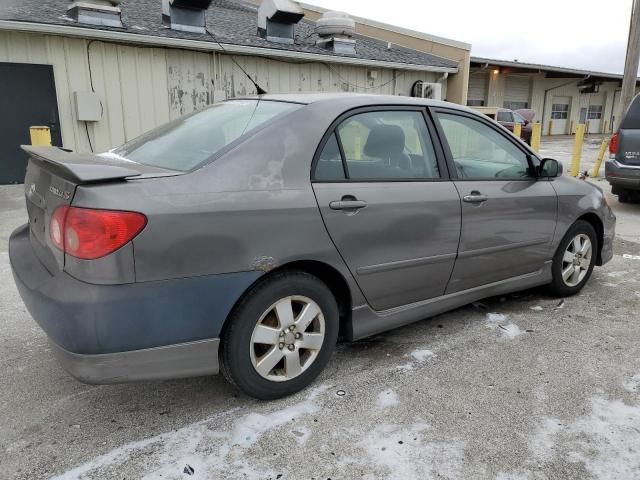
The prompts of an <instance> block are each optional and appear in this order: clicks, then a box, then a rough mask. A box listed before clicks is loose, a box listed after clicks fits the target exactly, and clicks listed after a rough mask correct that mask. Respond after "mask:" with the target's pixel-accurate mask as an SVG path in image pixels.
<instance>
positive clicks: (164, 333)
mask: <svg viewBox="0 0 640 480" xmlns="http://www.w3.org/2000/svg"><path fill="white" fill-rule="evenodd" d="M9 258H10V261H11V268H12V271H13V276H14V279H15V282H16V285H17V287H18V291H19V292H20V296H21V297H22V299H23V301H24V303H25V305H26V307H27V309H28V310H29V313H30V314H31V316H32V317H33V318H34V320H35V321H36V322H37V323H38V324H39V325H40V327H41V328H42V329H43V330H44V331H45V333H46V334H47V335H48V336H49V339H50V340H51V342H52V343H53V344H55V347H54V350H56V355H57V356H58V358H59V359H60V360H61V363H62V364H63V366H65V368H66V369H67V370H69V372H70V373H71V374H72V375H74V376H76V377H77V378H79V379H80V380H82V381H85V382H90V383H101V382H104V381H106V382H108V383H109V382H115V381H133V380H143V379H158V378H174V377H176V376H178V377H182V376H192V375H204V374H209V373H215V372H216V371H217V369H218V366H217V342H218V340H217V339H218V338H219V336H220V332H221V330H222V326H223V324H224V321H225V320H226V318H227V316H228V314H229V312H230V311H231V309H232V308H233V305H234V304H235V303H236V301H237V300H238V299H239V298H240V296H241V295H242V294H243V293H244V292H245V291H246V289H247V288H248V287H249V286H250V285H251V284H252V283H253V282H254V281H255V280H256V279H257V278H258V277H259V276H260V275H261V273H260V272H240V273H231V274H224V275H211V276H202V277H194V278H184V279H172V280H165V281H157V282H141V283H131V284H123V285H93V284H88V283H84V282H81V281H79V280H76V279H75V278H73V277H71V276H70V275H68V274H67V273H65V272H60V271H58V272H53V273H51V272H49V271H48V270H47V269H46V268H45V267H44V266H43V265H42V263H41V262H40V261H39V260H38V258H37V257H36V255H35V254H34V251H33V248H32V247H31V242H30V241H29V229H28V226H27V225H25V226H23V227H21V228H19V229H17V230H16V231H15V232H13V234H12V235H11V238H10V239H9ZM166 359H169V360H166ZM198 359H200V360H202V361H206V362H207V364H206V365H198V364H197V361H198ZM172 362H175V363H176V364H175V365H173V364H172ZM163 370H164V373H163ZM127 371H128V373H127ZM115 379H119V380H115Z"/></svg>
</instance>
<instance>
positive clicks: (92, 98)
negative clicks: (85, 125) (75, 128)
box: [73, 92, 102, 122]
mask: <svg viewBox="0 0 640 480" xmlns="http://www.w3.org/2000/svg"><path fill="white" fill-rule="evenodd" d="M73 102H74V104H75V107H76V116H77V118H78V120H79V121H81V122H99V121H100V120H102V104H101V103H100V97H98V94H97V93H95V92H73Z"/></svg>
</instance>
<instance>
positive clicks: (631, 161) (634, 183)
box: [605, 95, 640, 202]
mask: <svg viewBox="0 0 640 480" xmlns="http://www.w3.org/2000/svg"><path fill="white" fill-rule="evenodd" d="M609 152H610V156H609V161H608V162H607V163H606V165H605V175H606V177H607V180H608V181H609V183H610V184H611V187H612V193H613V194H614V195H618V200H619V201H620V202H627V201H629V200H630V199H631V198H632V197H636V198H638V197H639V196H640V95H637V96H636V97H635V98H634V99H633V101H632V102H631V105H630V106H629V108H628V109H627V113H626V114H625V116H624V118H623V119H622V122H621V123H620V129H619V130H618V132H617V133H615V134H614V135H613V137H611V143H610V144H609Z"/></svg>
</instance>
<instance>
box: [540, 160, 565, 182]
mask: <svg viewBox="0 0 640 480" xmlns="http://www.w3.org/2000/svg"><path fill="white" fill-rule="evenodd" d="M538 172H539V174H538V176H539V177H540V178H556V177H559V176H561V175H562V164H561V163H560V162H559V161H557V160H556V159H554V158H544V159H542V162H541V163H540V167H538Z"/></svg>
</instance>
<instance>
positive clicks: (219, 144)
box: [111, 100, 301, 172]
mask: <svg viewBox="0 0 640 480" xmlns="http://www.w3.org/2000/svg"><path fill="white" fill-rule="evenodd" d="M300 107H301V105H299V104H295V103H284V102H273V101H260V100H232V101H229V102H223V103H217V104H215V105H212V106H210V107H208V108H206V109H205V110H200V111H198V112H195V113H192V114H190V115H187V116H184V117H181V118H179V119H177V120H174V121H173V122H170V123H168V124H166V125H163V126H161V127H158V128H156V129H154V130H151V131H150V132H149V133H146V134H144V135H142V136H141V137H138V138H136V139H134V140H132V141H130V142H128V143H126V144H124V145H123V146H121V147H119V148H116V149H115V150H113V151H112V152H111V153H112V154H114V155H117V156H119V157H123V158H126V159H128V160H132V161H134V162H138V163H142V164H144V165H151V166H154V167H161V168H168V169H171V170H179V171H182V172H186V171H189V170H192V169H194V168H196V167H198V166H199V165H202V164H203V163H205V162H207V161H208V160H209V159H210V158H211V157H213V156H214V155H215V154H216V153H217V152H219V151H220V150H222V149H223V148H224V147H226V146H227V145H229V144H230V143H232V142H234V141H235V140H237V139H238V138H240V137H241V136H242V135H244V134H245V133H247V132H250V131H251V130H253V129H255V128H256V127H258V126H259V125H261V124H263V123H265V122H267V121H269V120H271V119H272V118H274V117H276V116H278V115H280V114H283V113H285V112H290V111H292V110H295V109H297V108H300Z"/></svg>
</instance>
